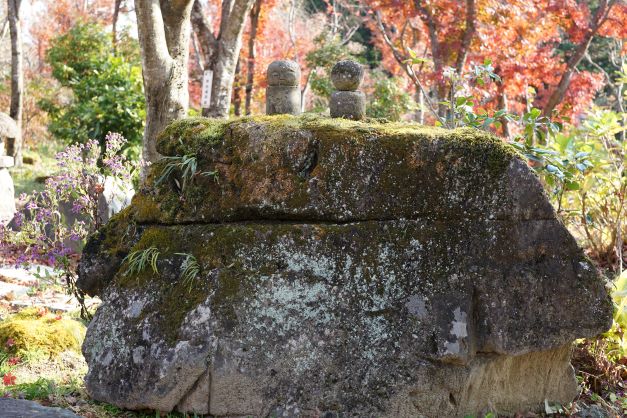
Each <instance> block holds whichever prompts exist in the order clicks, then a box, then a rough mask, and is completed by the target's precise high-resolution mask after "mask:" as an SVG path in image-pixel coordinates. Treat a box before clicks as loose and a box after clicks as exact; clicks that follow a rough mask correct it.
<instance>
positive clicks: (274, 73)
mask: <svg viewBox="0 0 627 418" xmlns="http://www.w3.org/2000/svg"><path fill="white" fill-rule="evenodd" d="M267 77H268V85H269V86H291V87H294V86H298V85H299V84H300V67H299V66H298V64H297V63H295V62H294V61H288V60H279V61H274V62H273V63H271V64H270V65H268V72H267Z"/></svg>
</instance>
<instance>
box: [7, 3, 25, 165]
mask: <svg viewBox="0 0 627 418" xmlns="http://www.w3.org/2000/svg"><path fill="white" fill-rule="evenodd" d="M21 3H22V0H8V6H9V7H8V19H9V31H10V32H11V107H10V111H9V115H10V116H11V117H12V118H13V119H14V120H15V123H16V124H17V129H18V137H17V138H15V143H14V146H13V157H14V158H15V165H16V166H18V167H19V166H21V165H22V109H23V104H24V68H23V67H24V63H23V56H22V22H21V20H20V7H21Z"/></svg>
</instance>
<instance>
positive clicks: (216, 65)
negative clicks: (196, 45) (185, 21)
mask: <svg viewBox="0 0 627 418" xmlns="http://www.w3.org/2000/svg"><path fill="white" fill-rule="evenodd" d="M253 1H254V0H222V15H221V21H220V33H219V34H218V36H214V35H213V33H212V32H211V30H210V26H209V25H208V23H207V22H206V19H205V13H204V11H203V5H202V3H201V2H200V0H196V1H195V2H194V10H193V13H192V25H193V26H194V31H195V32H196V34H197V35H198V39H199V41H200V48H201V50H202V51H203V55H204V59H205V69H211V70H213V85H212V86H211V105H210V107H209V108H208V109H203V116H211V117H219V118H226V117H228V116H229V108H230V106H231V93H232V90H233V80H234V78H235V67H236V65H237V60H238V58H239V52H240V49H241V47H242V34H243V33H244V25H245V23H246V17H247V16H248V13H249V11H250V9H251V7H252V5H253Z"/></svg>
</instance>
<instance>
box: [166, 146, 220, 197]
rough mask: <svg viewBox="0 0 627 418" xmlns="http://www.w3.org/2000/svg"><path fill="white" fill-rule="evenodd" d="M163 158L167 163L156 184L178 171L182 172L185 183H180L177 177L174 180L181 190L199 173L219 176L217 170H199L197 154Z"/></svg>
mask: <svg viewBox="0 0 627 418" xmlns="http://www.w3.org/2000/svg"><path fill="white" fill-rule="evenodd" d="M161 160H162V161H166V162H167V164H166V165H165V167H164V169H163V171H162V172H161V176H160V177H159V178H158V179H157V181H155V186H158V185H159V184H161V183H163V181H165V180H166V179H168V178H170V177H171V176H172V174H173V173H176V172H178V173H180V174H181V179H182V182H183V183H182V184H181V183H179V181H178V180H177V179H176V178H174V182H175V183H176V186H177V187H178V188H179V190H181V191H182V190H185V187H186V186H187V184H188V182H191V181H193V179H194V177H195V176H197V175H199V174H200V175H202V176H208V177H214V178H216V176H217V173H216V172H215V171H204V172H201V173H199V172H198V160H197V159H196V154H189V155H180V156H171V157H163V158H162V159H161Z"/></svg>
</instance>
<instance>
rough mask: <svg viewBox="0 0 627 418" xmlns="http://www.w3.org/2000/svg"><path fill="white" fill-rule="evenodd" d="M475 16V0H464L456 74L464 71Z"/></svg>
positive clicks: (473, 31) (472, 34) (473, 29)
mask: <svg viewBox="0 0 627 418" xmlns="http://www.w3.org/2000/svg"><path fill="white" fill-rule="evenodd" d="M476 17H477V10H476V8H475V0H466V28H465V29H464V34H463V35H462V41H461V44H460V46H459V51H458V52H457V60H456V62H455V70H456V71H457V74H460V75H461V74H462V72H463V71H464V65H465V64H466V58H467V57H468V50H469V49H470V43H471V42H472V38H473V37H474V36H475V31H476V29H475V19H476Z"/></svg>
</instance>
